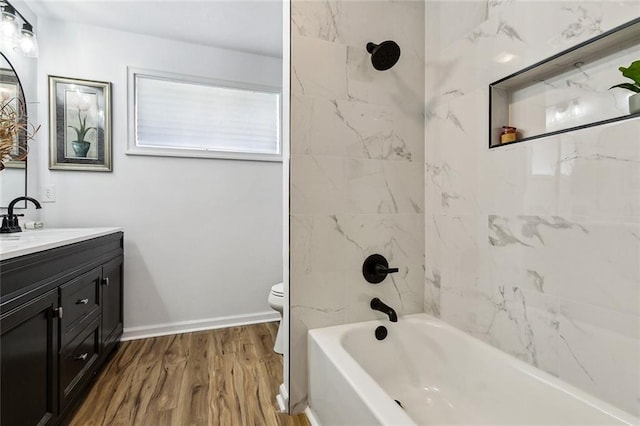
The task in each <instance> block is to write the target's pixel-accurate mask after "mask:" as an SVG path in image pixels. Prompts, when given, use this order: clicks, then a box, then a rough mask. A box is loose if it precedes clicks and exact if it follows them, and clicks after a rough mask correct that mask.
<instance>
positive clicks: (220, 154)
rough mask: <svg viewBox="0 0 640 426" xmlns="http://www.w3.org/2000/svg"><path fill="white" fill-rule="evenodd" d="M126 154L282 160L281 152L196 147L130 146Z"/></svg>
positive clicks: (215, 158)
mask: <svg viewBox="0 0 640 426" xmlns="http://www.w3.org/2000/svg"><path fill="white" fill-rule="evenodd" d="M125 154H126V155H141V156H151V157H178V158H209V159H214V160H240V161H266V162H272V163H281V162H282V155H281V154H255V153H246V154H245V153H241V152H224V151H204V150H196V149H194V150H189V149H162V148H129V149H127V151H126V152H125Z"/></svg>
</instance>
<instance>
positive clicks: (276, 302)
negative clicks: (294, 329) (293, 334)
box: [269, 283, 284, 354]
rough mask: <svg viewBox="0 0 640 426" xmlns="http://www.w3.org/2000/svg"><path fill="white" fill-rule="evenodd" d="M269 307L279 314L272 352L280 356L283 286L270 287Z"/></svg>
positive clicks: (281, 349) (281, 284)
mask: <svg viewBox="0 0 640 426" xmlns="http://www.w3.org/2000/svg"><path fill="white" fill-rule="evenodd" d="M269 305H271V309H273V310H274V311H278V313H279V314H280V325H278V334H277V335H276V343H275V344H274V345H273V351H274V352H277V353H279V354H281V353H282V352H283V349H284V348H283V347H282V346H283V343H282V311H283V309H284V284H283V283H278V284H275V285H274V286H273V287H271V291H270V292H269Z"/></svg>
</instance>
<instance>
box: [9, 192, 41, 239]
mask: <svg viewBox="0 0 640 426" xmlns="http://www.w3.org/2000/svg"><path fill="white" fill-rule="evenodd" d="M23 200H24V201H31V202H32V203H33V204H35V206H36V209H41V208H42V206H41V205H40V203H39V202H38V200H36V199H35V198H31V197H17V198H14V199H13V200H11V202H10V203H9V207H8V208H7V210H8V211H7V214H3V215H2V227H0V234H10V233H13V232H22V228H20V224H19V223H18V217H19V216H24V215H23V214H13V208H14V207H15V206H16V204H17V203H18V202H19V201H23Z"/></svg>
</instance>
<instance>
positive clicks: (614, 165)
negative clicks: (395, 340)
mask: <svg viewBox="0 0 640 426" xmlns="http://www.w3.org/2000/svg"><path fill="white" fill-rule="evenodd" d="M479 5H481V6H479ZM463 9H464V10H467V11H468V14H467V15H466V17H465V20H464V22H463V24H464V25H462V24H459V25H447V23H448V22H451V21H452V20H454V19H455V17H456V16H458V15H459V13H460V11H461V10H463ZM638 16H640V2H639V1H619V2H590V1H584V2H583V1H553V2H545V1H519V0H511V1H509V0H506V1H501V0H498V1H495V0H489V1H486V2H444V1H443V2H438V1H428V2H427V3H426V52H427V55H426V135H425V138H426V139H425V140H426V143H425V158H426V164H425V206H426V207H425V240H426V251H425V253H426V256H425V293H424V294H425V301H424V302H425V303H424V306H425V310H426V311H427V312H430V313H432V314H434V315H437V316H439V317H440V318H442V319H443V320H445V321H447V322H449V323H451V324H453V325H455V326H456V327H459V328H460V329H462V330H464V331H466V332H468V333H470V334H471V335H473V336H475V337H478V338H480V339H482V340H484V341H486V342H488V343H490V344H492V345H494V346H496V347H498V348H500V349H502V350H504V351H506V352H508V353H510V354H512V355H514V356H516V357H518V358H520V359H522V360H524V361H526V362H528V363H530V364H532V365H535V366H537V367H539V368H541V369H543V370H545V371H547V372H549V373H551V374H553V375H555V376H557V377H560V378H561V379H562V380H565V381H566V382H569V383H571V384H573V385H575V386H577V387H579V388H581V389H583V390H585V391H587V392H589V393H591V394H593V395H595V396H597V397H599V398H601V399H603V400H604V401H607V402H609V403H611V404H613V405H615V406H617V407H619V408H621V409H623V410H626V411H628V412H629V413H632V414H634V415H636V416H640V119H633V120H628V121H624V122H619V123H616V124H611V125H605V126H600V127H594V128H590V129H584V130H580V131H575V132H571V133H565V134H562V135H558V136H554V137H548V138H543V139H539V140H534V141H530V142H525V143H522V144H516V145H510V146H505V147H500V148H497V149H492V150H489V149H488V148H487V146H488V141H487V134H488V85H489V83H491V82H493V81H496V80H498V79H499V78H502V77H504V76H507V75H509V74H511V73H513V72H515V71H518V70H519V69H522V68H524V67H525V66H528V65H530V64H533V63H536V62H538V61H540V60H542V59H544V58H546V57H548V56H551V55H552V54H554V53H557V52H559V51H561V50H564V49H566V48H568V47H570V46H572V45H574V44H576V43H579V42H581V41H584V40H586V39H588V38H591V37H593V36H595V35H597V34H600V33H602V32H603V31H606V30H608V29H611V28H613V27H615V26H617V25H620V24H622V23H624V22H626V21H628V20H630V19H633V18H636V17H638ZM505 54H508V55H512V56H513V59H512V60H511V61H508V62H501V61H499V59H501V58H504V57H505ZM636 59H640V58H636ZM620 65H625V64H620ZM625 66H626V65H625ZM615 83H617V81H615V82H612V83H611V84H615ZM586 90H588V89H586ZM513 124H514V125H516V126H517V123H513Z"/></svg>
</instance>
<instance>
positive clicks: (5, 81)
mask: <svg viewBox="0 0 640 426" xmlns="http://www.w3.org/2000/svg"><path fill="white" fill-rule="evenodd" d="M5 102H6V103H8V104H9V105H10V108H11V109H13V110H15V111H18V110H19V109H20V108H24V109H25V111H26V102H25V100H24V92H23V91H22V86H21V85H20V80H19V79H18V76H17V75H16V73H15V71H14V70H13V69H9V68H0V103H1V104H2V105H5ZM18 117H19V118H18V119H19V121H20V124H21V125H23V126H24V125H25V124H26V122H27V119H26V114H18ZM14 144H15V149H14V150H13V152H12V154H15V155H17V154H19V153H20V152H26V151H27V131H26V128H25V129H23V130H21V131H20V133H19V134H18V137H17V140H16V141H15V142H14ZM4 166H5V167H6V168H10V169H26V167H27V158H26V156H25V158H23V159H21V160H7V161H5V162H4Z"/></svg>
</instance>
